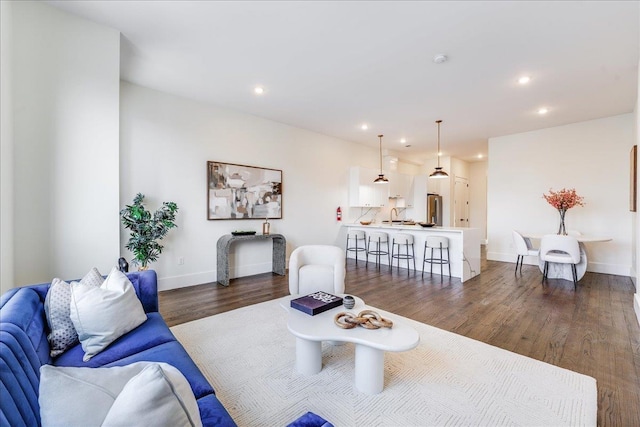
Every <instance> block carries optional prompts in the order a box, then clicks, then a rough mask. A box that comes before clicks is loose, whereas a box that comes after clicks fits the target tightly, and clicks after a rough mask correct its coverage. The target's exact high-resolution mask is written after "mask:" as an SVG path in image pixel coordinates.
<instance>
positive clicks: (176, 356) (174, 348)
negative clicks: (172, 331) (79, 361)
mask: <svg viewBox="0 0 640 427" xmlns="http://www.w3.org/2000/svg"><path fill="white" fill-rule="evenodd" d="M141 361H148V362H165V363H168V364H170V365H171V366H175V367H176V369H178V370H179V371H180V372H182V373H183V374H184V376H185V377H186V378H187V381H189V385H190V386H191V390H193V394H194V395H195V396H196V399H199V398H201V397H202V396H206V395H207V394H211V393H214V390H213V387H212V386H211V384H209V382H208V381H207V379H206V378H205V377H204V375H202V372H201V371H200V369H198V367H197V366H196V364H195V363H194V362H193V360H192V359H191V357H189V354H188V353H187V351H186V350H185V349H184V347H183V346H182V344H180V343H179V342H178V341H171V342H167V343H164V344H160V345H158V346H155V347H152V348H149V349H147V350H144V351H141V352H139V353H136V354H133V355H131V356H129V357H126V358H124V359H120V360H118V361H116V362H113V363H110V364H109V365H106V366H124V365H128V364H130V363H134V362H141Z"/></svg>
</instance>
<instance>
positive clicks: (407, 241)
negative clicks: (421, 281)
mask: <svg viewBox="0 0 640 427" xmlns="http://www.w3.org/2000/svg"><path fill="white" fill-rule="evenodd" d="M402 246H404V249H405V251H404V252H405V253H402V250H401V248H402ZM409 247H411V253H409ZM396 249H397V251H396ZM394 259H397V260H398V271H400V260H401V259H404V260H406V261H407V275H409V270H410V268H409V260H411V259H412V260H413V271H416V251H415V248H414V247H413V236H412V235H411V234H406V233H397V234H396V235H395V236H393V240H392V244H391V268H392V269H393V260H394Z"/></svg>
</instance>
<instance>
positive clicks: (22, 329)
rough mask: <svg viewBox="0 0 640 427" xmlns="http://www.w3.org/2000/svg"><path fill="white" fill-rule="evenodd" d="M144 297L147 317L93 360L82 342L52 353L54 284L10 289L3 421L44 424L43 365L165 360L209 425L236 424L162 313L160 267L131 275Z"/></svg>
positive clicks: (4, 317) (1, 306) (4, 326)
mask: <svg viewBox="0 0 640 427" xmlns="http://www.w3.org/2000/svg"><path fill="white" fill-rule="evenodd" d="M127 276H128V278H129V280H130V281H131V283H132V284H133V286H134V288H135V290H136V294H137V295H138V298H139V299H140V301H141V302H142V306H143V307H144V311H145V313H146V315H147V320H146V321H145V322H144V323H143V324H142V325H140V326H138V327H137V328H136V329H134V330H133V331H131V332H129V333H128V334H126V335H124V336H122V337H120V338H119V339H118V340H116V341H115V342H113V343H112V344H111V345H109V347H107V348H106V349H105V350H103V351H102V352H100V353H99V354H97V355H96V356H94V357H93V358H91V359H90V360H89V362H83V361H82V357H83V355H84V352H83V351H82V347H81V345H80V344H77V345H76V346H75V347H72V348H71V349H69V350H67V351H66V352H64V353H63V354H61V355H60V356H58V357H56V358H53V359H52V358H51V357H50V355H49V343H48V341H47V333H48V330H47V329H48V326H47V319H46V316H45V312H44V300H45V296H46V294H47V291H48V289H49V285H50V284H49V283H43V284H40V285H33V286H26V287H22V288H16V289H12V290H10V291H8V292H7V293H5V294H4V295H2V297H1V298H0V379H1V380H2V381H1V383H0V411H1V412H0V426H12V427H17V426H29V427H31V426H39V425H40V409H39V404H38V388H39V375H40V366H42V365H43V364H52V365H54V366H76V367H110V366H122V365H128V364H130V363H133V362H140V361H151V362H165V363H168V364H170V365H173V366H175V367H176V368H177V369H178V370H180V371H181V372H182V374H183V375H184V376H185V377H186V379H187V381H188V382H189V384H190V385H191V389H192V390H193V393H194V395H195V397H196V400H197V403H198V407H199V409H200V416H201V418H202V423H203V425H205V426H235V425H236V424H235V422H234V421H233V419H232V418H231V416H230V415H229V413H228V412H227V410H226V409H225V408H224V407H223V406H222V404H221V403H220V401H219V400H218V399H217V398H216V395H215V392H214V390H213V387H212V386H211V385H210V384H209V382H208V381H207V380H206V378H205V377H204V376H203V375H202V373H201V372H200V370H199V369H198V367H197V366H196V365H195V363H194V362H193V360H191V358H190V357H189V355H188V354H187V352H186V351H185V349H184V347H183V346H182V345H181V344H180V343H179V342H178V341H177V340H176V338H175V337H174V335H173V334H172V333H171V331H170V330H169V327H168V326H167V324H166V323H165V322H164V320H163V319H162V316H161V315H160V313H159V312H158V291H157V277H156V273H155V271H152V270H149V271H144V272H140V273H129V274H127Z"/></svg>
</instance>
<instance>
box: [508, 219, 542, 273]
mask: <svg viewBox="0 0 640 427" xmlns="http://www.w3.org/2000/svg"><path fill="white" fill-rule="evenodd" d="M513 243H514V245H515V247H516V254H518V259H517V260H516V274H517V273H518V264H520V274H522V263H523V261H524V257H526V256H535V257H537V256H538V255H539V253H540V250H539V249H536V248H534V247H533V245H532V244H531V239H529V238H528V237H524V236H523V235H522V234H520V233H518V232H517V231H516V230H513Z"/></svg>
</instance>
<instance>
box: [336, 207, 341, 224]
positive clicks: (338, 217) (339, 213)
mask: <svg viewBox="0 0 640 427" xmlns="http://www.w3.org/2000/svg"><path fill="white" fill-rule="evenodd" d="M336 221H342V209H340V206H338V209H336Z"/></svg>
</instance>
